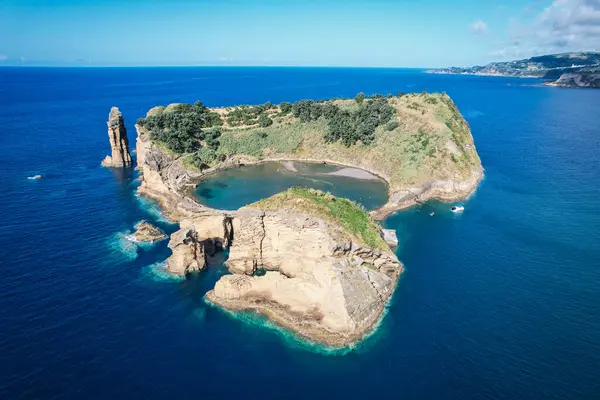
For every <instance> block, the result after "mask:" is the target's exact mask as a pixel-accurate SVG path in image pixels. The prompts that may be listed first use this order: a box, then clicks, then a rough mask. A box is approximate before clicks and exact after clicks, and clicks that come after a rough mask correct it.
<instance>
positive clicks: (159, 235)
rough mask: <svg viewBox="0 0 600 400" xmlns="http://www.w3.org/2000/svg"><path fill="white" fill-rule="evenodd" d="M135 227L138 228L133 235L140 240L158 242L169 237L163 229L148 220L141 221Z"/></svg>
mask: <svg viewBox="0 0 600 400" xmlns="http://www.w3.org/2000/svg"><path fill="white" fill-rule="evenodd" d="M135 229H136V230H135V232H134V233H133V237H134V238H135V240H137V241H138V242H149V243H152V242H158V241H159V240H163V239H165V238H166V237H167V235H165V234H164V232H163V231H161V230H160V229H158V228H157V227H155V226H154V225H152V224H150V223H148V222H147V221H140V222H139V223H138V224H137V225H136V226H135Z"/></svg>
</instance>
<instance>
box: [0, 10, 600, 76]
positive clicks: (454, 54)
mask: <svg viewBox="0 0 600 400" xmlns="http://www.w3.org/2000/svg"><path fill="white" fill-rule="evenodd" d="M572 50H598V51H600V0H546V1H544V0H525V1H523V0H453V1H452V0H413V1H409V0H395V1H392V0H370V1H369V0H364V1H355V0H344V1H341V0H331V1H325V0H321V1H316V0H297V1H287V0H278V1H276V0H246V1H243V0H196V1H188V0H160V1H154V0H146V1H143V0H119V1H117V0H71V1H66V0H63V1H60V0H54V1H53V0H0V65H302V66H338V65H341V66H373V67H376V66H390V67H442V66H449V65H459V66H462V65H472V64H481V63H487V62H490V61H500V60H507V59H515V58H524V57H529V56H531V55H537V54H546V53H554V52H563V51H572Z"/></svg>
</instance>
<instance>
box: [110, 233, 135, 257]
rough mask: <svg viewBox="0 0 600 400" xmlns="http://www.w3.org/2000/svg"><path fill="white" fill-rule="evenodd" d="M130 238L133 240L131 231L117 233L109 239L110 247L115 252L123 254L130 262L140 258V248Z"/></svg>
mask: <svg viewBox="0 0 600 400" xmlns="http://www.w3.org/2000/svg"><path fill="white" fill-rule="evenodd" d="M130 238H132V236H131V232H130V231H125V232H117V233H115V234H113V235H112V236H111V237H110V238H109V240H108V247H110V249H111V250H113V251H114V252H118V253H121V254H122V255H124V256H125V258H127V259H128V260H135V259H136V258H137V256H138V253H137V250H138V246H137V244H136V243H135V242H134V241H132V240H131V239H130ZM134 239H135V238H134Z"/></svg>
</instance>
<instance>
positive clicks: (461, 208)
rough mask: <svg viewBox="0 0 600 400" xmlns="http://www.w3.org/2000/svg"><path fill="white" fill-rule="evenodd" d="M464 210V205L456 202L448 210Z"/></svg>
mask: <svg viewBox="0 0 600 400" xmlns="http://www.w3.org/2000/svg"><path fill="white" fill-rule="evenodd" d="M464 210H465V207H463V205H462V204H457V205H455V206H453V207H452V208H451V209H450V211H452V212H453V213H459V212H463V211H464Z"/></svg>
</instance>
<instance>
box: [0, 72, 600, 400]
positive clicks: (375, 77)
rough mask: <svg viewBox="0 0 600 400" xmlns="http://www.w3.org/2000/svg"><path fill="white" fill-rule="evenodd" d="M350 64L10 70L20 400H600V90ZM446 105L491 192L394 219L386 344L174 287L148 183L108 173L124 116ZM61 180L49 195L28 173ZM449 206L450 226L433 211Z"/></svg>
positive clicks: (1, 238) (5, 217) (7, 161)
mask: <svg viewBox="0 0 600 400" xmlns="http://www.w3.org/2000/svg"><path fill="white" fill-rule="evenodd" d="M539 83H540V82H539V81H537V80H530V79H514V78H493V77H489V78H487V77H469V76H444V75H428V74H423V73H422V72H421V71H419V70H402V69H339V68H325V69H319V68H314V69H313V68H296V69H294V68H100V69H96V68H64V69H53V68H0V127H1V134H0V182H1V185H2V191H1V193H2V194H1V198H0V217H1V220H0V221H1V222H0V398H1V399H36V398H43V399H55V398H56V399H62V398H65V399H67V398H68V399H74V398H78V399H79V398H81V399H83V398H85V399H107V398H144V399H166V398H177V399H188V398H190V399H191V398H195V399H197V398H220V399H228V398H231V399H239V398H249V399H254V398H263V399H270V398H298V399H307V398H311V399H313V398H314V399H318V398H328V399H332V398H360V399H364V398H370V399H375V398H386V399H389V398H394V399H395V398H398V399H458V398H460V399H598V398H600V380H599V379H598V375H599V374H600V233H599V232H600V228H599V227H600V162H599V155H600V90H598V91H594V90H584V89H556V88H547V87H541V86H539ZM423 90H427V91H446V92H447V93H448V94H449V95H450V96H451V97H452V98H453V99H454V100H455V102H456V103H457V104H458V106H459V108H460V110H461V111H462V112H463V114H464V115H465V117H466V118H467V120H468V122H469V123H470V125H471V127H472V131H473V136H474V138H475V144H476V146H477V150H478V151H479V154H480V156H481V160H482V163H483V166H484V168H485V180H484V181H483V182H482V184H481V186H480V188H479V190H478V191H477V193H476V194H475V196H473V197H472V198H471V199H470V200H469V201H468V202H466V203H465V206H466V210H465V212H464V213H463V214H462V215H459V216H458V215H454V214H451V213H449V212H448V210H447V209H448V205H446V204H440V203H430V204H426V205H424V206H423V207H421V208H413V209H410V210H407V211H403V212H400V213H397V214H395V215H393V216H391V217H389V218H388V219H387V220H386V221H384V224H385V225H386V226H387V227H390V228H395V229H397V231H398V237H399V239H400V243H401V244H400V247H399V248H398V252H397V253H398V256H399V258H400V259H401V261H402V262H403V263H404V264H405V266H406V272H405V273H404V274H403V275H402V278H401V280H400V282H399V285H398V287H397V290H396V293H395V295H394V298H393V301H392V303H391V305H390V308H389V312H388V314H387V316H386V317H385V319H384V321H383V323H382V325H381V327H380V329H379V330H378V331H377V333H376V334H375V335H373V336H372V337H370V338H369V339H368V340H366V341H365V342H364V343H363V345H361V346H359V347H358V348H356V349H354V350H353V351H350V352H349V353H346V354H323V353H322V352H320V351H319V349H318V348H310V347H307V346H305V345H302V344H299V343H297V342H296V341H295V340H294V339H293V338H290V337H289V335H286V334H285V333H282V332H280V331H278V330H275V329H273V328H269V327H268V326H266V325H265V324H264V323H261V322H260V321H257V320H253V321H248V320H247V318H246V319H243V318H234V317H232V316H230V315H228V314H226V313H224V312H222V311H221V310H219V309H215V308H210V307H207V306H206V305H205V303H204V302H203V300H202V298H203V295H204V293H205V292H206V290H208V288H210V287H212V285H213V284H214V282H215V280H216V279H217V278H218V276H219V275H220V274H222V273H223V270H222V269H219V268H211V269H210V270H209V271H207V272H206V273H203V274H201V275H199V276H196V277H194V278H193V279H189V280H176V279H169V277H168V276H165V275H164V274H161V264H160V263H161V262H162V261H164V260H165V258H166V257H168V255H169V250H168V248H167V247H166V241H163V242H160V243H159V244H157V245H155V246H146V247H139V248H138V247H137V246H136V245H134V244H132V243H131V242H129V241H127V240H126V239H124V237H125V236H126V235H127V232H128V231H130V230H131V229H132V227H133V225H134V224H135V223H136V222H137V221H139V220H140V219H142V218H145V219H149V220H151V221H153V222H155V223H157V224H158V225H159V226H160V227H161V228H163V229H165V230H166V231H168V232H172V231H173V230H175V229H177V227H176V226H175V225H171V224H169V223H168V222H167V221H165V220H164V219H163V218H161V215H160V213H159V212H158V209H157V208H156V206H155V205H153V204H152V203H150V202H147V201H144V200H143V199H140V198H138V197H136V196H135V188H136V185H137V183H136V181H135V179H134V178H135V175H134V173H133V172H132V171H121V172H118V171H111V170H110V169H105V168H102V167H100V161H101V160H102V158H103V157H104V156H105V155H107V154H108V151H109V147H108V137H107V132H106V131H107V128H106V120H107V117H108V112H109V110H110V107H111V106H118V107H119V108H120V109H121V111H122V112H123V115H124V117H125V120H126V125H127V128H128V130H129V137H130V141H131V143H132V144H133V143H134V138H135V130H134V128H133V125H134V123H135V121H136V119H137V118H139V117H141V116H144V115H145V112H146V111H147V110H148V109H149V108H150V107H152V106H155V105H159V104H163V105H166V104H168V103H172V102H193V101H195V100H201V101H203V102H204V103H205V104H206V105H209V106H217V105H234V104H239V103H250V104H252V103H263V102H265V101H271V102H280V101H295V100H299V99H303V98H312V99H324V98H329V97H334V96H354V95H355V94H356V93H358V92H360V91H364V92H366V93H374V92H380V93H388V92H391V93H397V92H409V91H417V92H420V91H423ZM35 174H41V175H42V176H43V178H42V179H41V180H29V179H27V177H28V176H32V175H35ZM431 210H436V215H435V217H430V216H429V212H430V211H431Z"/></svg>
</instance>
